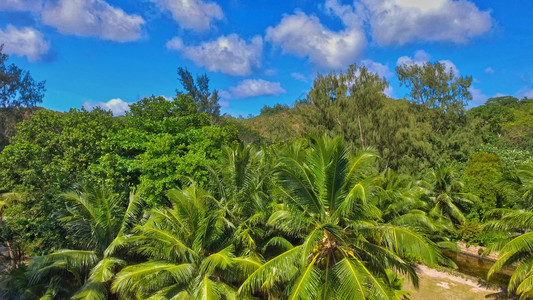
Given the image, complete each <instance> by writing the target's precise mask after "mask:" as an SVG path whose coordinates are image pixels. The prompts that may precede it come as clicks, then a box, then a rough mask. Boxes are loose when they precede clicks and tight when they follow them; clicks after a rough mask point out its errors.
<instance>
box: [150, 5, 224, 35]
mask: <svg viewBox="0 0 533 300" xmlns="http://www.w3.org/2000/svg"><path fill="white" fill-rule="evenodd" d="M151 1H152V2H154V3H156V4H157V6H158V7H159V8H160V9H161V10H163V11H169V12H170V13H171V14H172V17H173V18H174V20H176V21H177V22H178V23H179V24H180V26H181V27H183V28H190V29H193V30H195V31H204V30H207V29H209V28H210V27H211V22H212V21H213V20H220V19H222V18H223V17H224V14H223V13H222V9H221V8H220V6H218V4H216V3H214V2H204V1H202V0H151Z"/></svg>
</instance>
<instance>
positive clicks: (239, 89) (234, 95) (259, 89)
mask: <svg viewBox="0 0 533 300" xmlns="http://www.w3.org/2000/svg"><path fill="white" fill-rule="evenodd" d="M286 92H287V91H285V89H284V88H282V87H281V84H280V83H279V82H270V81H266V80H263V79H245V80H243V81H241V82H239V84H237V86H232V87H230V88H229V91H221V92H220V93H219V95H220V97H221V98H225V99H239V98H251V97H258V96H278V95H281V94H285V93H286Z"/></svg>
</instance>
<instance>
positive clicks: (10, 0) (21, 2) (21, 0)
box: [0, 0, 41, 11]
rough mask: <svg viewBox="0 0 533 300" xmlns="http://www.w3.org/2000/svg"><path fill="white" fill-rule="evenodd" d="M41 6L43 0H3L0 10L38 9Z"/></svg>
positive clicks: (0, 2) (0, 3)
mask: <svg viewBox="0 0 533 300" xmlns="http://www.w3.org/2000/svg"><path fill="white" fill-rule="evenodd" d="M40 6H41V0H2V1H0V10H15V11H17V10H21V11H25V10H30V11H32V10H37V9H39V7H40Z"/></svg>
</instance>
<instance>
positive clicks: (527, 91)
mask: <svg viewBox="0 0 533 300" xmlns="http://www.w3.org/2000/svg"><path fill="white" fill-rule="evenodd" d="M516 96H517V97H518V98H524V97H525V98H531V99H533V88H531V87H524V88H522V89H520V90H519V91H518V92H517V93H516Z"/></svg>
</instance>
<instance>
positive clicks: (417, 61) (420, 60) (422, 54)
mask: <svg viewBox="0 0 533 300" xmlns="http://www.w3.org/2000/svg"><path fill="white" fill-rule="evenodd" d="M430 59H431V56H430V55H429V54H428V53H427V52H426V51H424V50H418V51H416V52H415V56H414V57H409V56H402V57H400V58H398V60H397V61H396V65H397V66H400V65H413V64H414V65H419V66H420V65H423V64H424V63H426V62H428V61H429V60H430Z"/></svg>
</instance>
